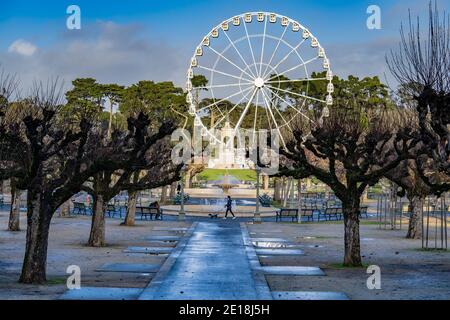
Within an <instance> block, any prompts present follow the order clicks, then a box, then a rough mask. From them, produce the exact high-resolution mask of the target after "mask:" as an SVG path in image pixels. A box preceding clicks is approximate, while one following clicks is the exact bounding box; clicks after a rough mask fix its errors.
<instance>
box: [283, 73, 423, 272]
mask: <svg viewBox="0 0 450 320" xmlns="http://www.w3.org/2000/svg"><path fill="white" fill-rule="evenodd" d="M358 81H359V80H358V79H357V78H354V77H352V78H350V77H349V79H348V80H340V79H337V78H335V79H334V81H333V82H334V84H335V87H336V93H335V99H334V100H335V102H334V105H333V107H332V108H331V110H330V116H329V117H328V118H325V119H324V120H323V122H322V123H321V124H320V123H319V124H317V125H314V126H311V125H310V123H308V122H306V121H304V120H302V119H297V121H296V122H295V124H294V125H293V130H294V132H293V135H292V137H291V138H287V139H286V140H287V141H289V142H287V144H286V149H281V150H280V153H281V154H282V156H283V157H284V160H283V161H281V162H282V164H283V163H284V165H283V166H282V168H281V171H280V173H279V174H280V175H285V176H293V177H295V178H297V179H298V178H306V177H309V176H315V177H316V178H318V179H319V180H321V181H322V182H323V183H325V184H326V185H328V186H329V187H330V188H331V189H332V190H333V191H334V193H335V194H336V196H337V197H338V198H339V199H340V200H341V202H342V208H343V215H344V228H345V236H344V239H345V254H344V265H346V266H361V265H362V261H361V253H360V235H359V216H360V201H361V200H360V199H361V196H362V194H363V193H364V191H365V189H366V188H367V187H368V186H371V185H374V184H375V183H377V182H378V181H379V180H380V179H381V178H382V177H384V176H385V174H386V173H387V172H389V171H390V170H392V169H394V168H396V167H397V166H398V165H399V164H400V163H401V162H402V161H404V160H406V159H409V158H410V157H412V151H413V150H414V148H415V147H416V140H415V139H414V135H413V132H412V127H413V125H412V124H411V123H410V121H409V119H408V117H407V116H406V114H404V113H402V112H401V110H396V109H392V108H391V104H390V102H389V101H388V96H387V94H388V93H387V91H386V90H385V88H384V86H383V85H382V84H380V83H379V81H378V90H374V88H371V90H370V92H369V91H368V90H359V89H354V88H355V84H357V83H356V82H358ZM375 82H377V81H375ZM357 87H358V86H356V88H357ZM340 92H342V94H340ZM374 92H376V99H374ZM344 93H345V94H344ZM349 97H351V98H349ZM307 132H310V134H309V135H308V136H307V137H306V138H305V136H306V133H307ZM388 146H389V147H388Z"/></svg>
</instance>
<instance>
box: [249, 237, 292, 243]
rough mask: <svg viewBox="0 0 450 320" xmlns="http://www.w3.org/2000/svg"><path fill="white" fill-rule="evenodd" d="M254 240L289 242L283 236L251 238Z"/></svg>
mask: <svg viewBox="0 0 450 320" xmlns="http://www.w3.org/2000/svg"><path fill="white" fill-rule="evenodd" d="M250 240H251V241H253V242H288V241H287V240H286V239H283V238H251V239H250Z"/></svg>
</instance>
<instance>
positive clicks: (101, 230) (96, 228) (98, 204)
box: [88, 194, 108, 247]
mask: <svg viewBox="0 0 450 320" xmlns="http://www.w3.org/2000/svg"><path fill="white" fill-rule="evenodd" d="M107 205H108V201H107V200H105V199H104V197H103V195H100V194H98V195H96V196H94V210H93V211H94V212H93V214H92V223H91V233H90V235H89V241H88V246H90V247H104V246H105V244H106V242H105V212H106V208H107Z"/></svg>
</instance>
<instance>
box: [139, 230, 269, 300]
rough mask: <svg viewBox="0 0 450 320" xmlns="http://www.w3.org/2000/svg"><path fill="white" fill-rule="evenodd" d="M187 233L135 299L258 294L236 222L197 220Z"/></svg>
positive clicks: (232, 297) (244, 297) (246, 297)
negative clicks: (167, 263)
mask: <svg viewBox="0 0 450 320" xmlns="http://www.w3.org/2000/svg"><path fill="white" fill-rule="evenodd" d="M189 233H190V236H189V239H186V238H184V239H183V240H182V241H181V242H180V243H179V246H182V247H179V246H177V248H176V249H175V250H174V252H173V253H172V254H171V255H170V256H169V257H168V261H169V262H170V261H172V262H171V264H170V266H169V265H168V267H170V268H167V270H165V271H164V272H163V273H162V272H158V273H157V275H156V276H155V278H154V280H152V281H151V282H150V284H149V286H148V287H147V288H146V289H144V291H143V293H142V294H141V296H140V297H139V299H157V300H179V299H186V300H192V299H198V300H224V299H225V300H241V299H242V300H255V299H258V298H260V297H259V295H258V292H257V285H256V283H255V280H254V278H253V270H252V268H251V266H250V263H249V259H248V257H247V250H246V249H247V245H244V241H243V236H242V233H241V228H240V225H239V223H227V222H219V223H206V222H199V223H198V224H197V226H196V227H195V229H193V230H192V232H189ZM250 247H252V246H251V245H250ZM252 249H253V248H252ZM172 255H174V256H176V258H175V259H172ZM163 269H166V268H165V265H164V266H163ZM160 273H161V277H160V276H159V274H160ZM268 295H269V298H271V296H270V292H268Z"/></svg>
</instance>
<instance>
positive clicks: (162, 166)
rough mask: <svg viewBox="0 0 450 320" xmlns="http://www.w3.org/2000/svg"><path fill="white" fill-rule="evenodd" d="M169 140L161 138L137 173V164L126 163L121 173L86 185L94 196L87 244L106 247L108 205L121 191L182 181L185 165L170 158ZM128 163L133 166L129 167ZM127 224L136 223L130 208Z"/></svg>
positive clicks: (106, 173)
mask: <svg viewBox="0 0 450 320" xmlns="http://www.w3.org/2000/svg"><path fill="white" fill-rule="evenodd" d="M171 153H172V144H171V142H170V137H165V138H164V139H160V140H159V141H157V142H156V143H155V144H154V145H152V146H151V147H150V148H149V149H148V150H147V151H146V153H145V155H144V159H143V160H142V161H141V162H140V164H139V169H138V170H133V169H134V167H135V166H136V163H135V162H129V163H126V164H125V165H124V166H123V167H121V168H120V169H119V170H114V171H111V170H110V171H101V172H98V173H97V174H96V175H94V176H93V177H92V179H90V181H89V182H88V183H85V184H84V185H83V187H82V190H84V191H86V192H88V193H89V194H90V195H92V197H93V200H94V201H93V215H92V224H91V231H90V235H89V241H88V245H90V246H93V247H102V246H104V245H105V243H106V241H105V213H106V209H107V206H108V202H109V201H110V200H111V199H112V198H114V197H115V196H116V195H117V194H119V193H120V191H124V190H127V191H128V192H129V193H131V192H135V191H139V190H145V189H152V188H157V187H160V186H164V185H167V184H170V183H172V182H174V181H178V180H179V177H180V175H179V173H180V170H181V167H182V165H178V166H177V165H175V164H173V162H172V158H171ZM128 164H129V165H130V166H128ZM128 209H129V210H128V212H127V217H126V219H125V222H126V225H133V224H134V212H135V210H133V209H132V208H128Z"/></svg>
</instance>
